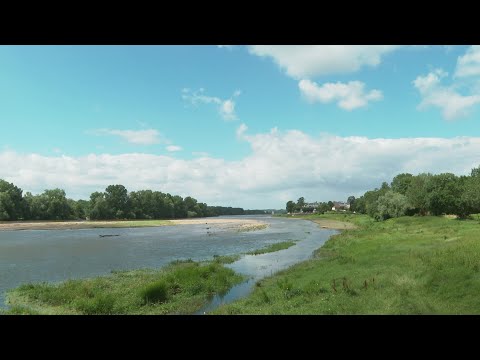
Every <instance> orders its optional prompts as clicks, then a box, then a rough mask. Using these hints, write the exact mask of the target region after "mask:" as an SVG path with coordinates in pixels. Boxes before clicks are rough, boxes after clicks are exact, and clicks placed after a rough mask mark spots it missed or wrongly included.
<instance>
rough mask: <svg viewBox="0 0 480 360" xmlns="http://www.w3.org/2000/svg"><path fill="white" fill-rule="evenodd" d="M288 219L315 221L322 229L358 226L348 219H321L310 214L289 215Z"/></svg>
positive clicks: (346, 228)
mask: <svg viewBox="0 0 480 360" xmlns="http://www.w3.org/2000/svg"><path fill="white" fill-rule="evenodd" d="M288 219H293V220H296V219H298V220H308V221H311V222H314V223H315V224H317V225H318V226H319V227H320V228H322V229H331V230H353V229H357V228H358V227H357V226H356V225H355V224H353V223H351V222H347V221H339V220H332V219H321V218H320V219H319V218H316V217H315V218H313V217H311V216H309V215H306V216H298V217H289V218H288Z"/></svg>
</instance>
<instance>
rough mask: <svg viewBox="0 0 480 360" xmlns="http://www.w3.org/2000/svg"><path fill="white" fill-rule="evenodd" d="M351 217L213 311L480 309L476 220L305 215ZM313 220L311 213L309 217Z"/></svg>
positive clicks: (421, 311)
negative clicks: (305, 254) (298, 258)
mask: <svg viewBox="0 0 480 360" xmlns="http://www.w3.org/2000/svg"><path fill="white" fill-rule="evenodd" d="M314 217H316V218H317V220H335V221H343V222H349V223H351V224H352V225H355V227H356V228H352V229H348V230H345V231H343V232H342V233H341V234H338V235H335V236H332V237H331V238H330V240H328V241H327V242H326V243H325V245H324V246H323V247H322V248H320V249H318V251H316V252H315V257H314V258H313V259H311V260H308V261H305V262H302V263H300V264H297V265H295V266H293V267H291V268H289V269H287V270H284V271H282V272H279V273H277V274H276V275H273V276H271V277H269V278H266V279H264V280H261V281H259V282H257V284H256V286H255V290H254V291H253V293H252V294H251V295H249V296H248V297H246V298H243V299H241V300H238V301H236V302H233V303H231V304H228V305H224V306H221V307H220V308H218V309H217V310H215V311H213V313H214V314H479V313H480V298H479V297H478V293H479V292H480V241H479V237H480V236H479V233H480V232H479V230H480V224H479V221H475V220H464V221H461V220H456V219H449V218H444V217H402V218H397V219H390V220H387V221H384V222H375V221H373V219H371V218H369V217H367V216H365V215H353V214H351V215H350V214H328V215H322V216H319V215H313V216H305V217H301V218H305V219H309V220H314ZM312 218H313V219H312Z"/></svg>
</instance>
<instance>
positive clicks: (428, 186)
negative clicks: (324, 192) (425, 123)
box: [350, 167, 480, 220]
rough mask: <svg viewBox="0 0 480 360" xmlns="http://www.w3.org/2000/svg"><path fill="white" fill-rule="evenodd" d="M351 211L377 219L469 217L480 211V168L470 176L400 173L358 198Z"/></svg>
mask: <svg viewBox="0 0 480 360" xmlns="http://www.w3.org/2000/svg"><path fill="white" fill-rule="evenodd" d="M350 210H352V211H356V212H359V213H364V214H368V215H370V216H372V217H374V218H375V219H377V220H386V219H388V218H393V217H399V216H403V215H442V214H451V215H457V216H458V217H460V218H466V217H468V216H469V215H470V214H475V213H479V212H480V167H477V168H474V169H472V171H471V173H470V175H469V176H464V175H462V176H456V175H455V174H452V173H442V174H438V175H433V174H430V173H422V174H419V175H416V176H414V175H412V174H408V173H404V174H399V175H397V176H395V177H394V178H393V180H392V182H391V183H390V184H388V183H386V182H384V183H383V184H382V186H381V187H380V188H377V189H375V190H370V191H367V192H366V193H365V194H364V195H363V196H361V197H360V198H358V199H355V200H354V201H353V203H352V204H351V209H350Z"/></svg>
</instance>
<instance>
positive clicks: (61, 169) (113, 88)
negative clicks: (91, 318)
mask: <svg viewBox="0 0 480 360" xmlns="http://www.w3.org/2000/svg"><path fill="white" fill-rule="evenodd" d="M479 103H480V49H479V48H478V47H475V46H473V47H470V46H334V47H331V46H0V126H1V129H2V130H1V132H0V178H4V179H6V180H8V181H12V182H14V183H15V184H17V185H19V186H21V187H22V188H23V189H24V190H25V191H32V192H34V193H37V192H41V191H43V190H44V189H45V188H52V187H60V188H63V189H65V190H66V191H67V195H69V196H71V197H72V198H86V197H88V195H89V194H90V192H92V191H95V190H101V189H103V188H105V186H106V185H108V184H111V183H121V184H124V185H125V186H127V188H128V189H129V190H138V189H141V188H151V189H155V190H161V191H164V192H170V193H173V194H180V195H182V196H186V195H192V196H194V197H196V198H197V199H199V200H200V201H205V202H207V203H209V204H214V205H232V206H242V207H245V208H263V207H274V208H281V207H284V204H285V202H286V200H288V199H297V198H298V197H300V196H305V197H306V198H307V200H312V201H313V200H323V201H326V200H344V199H345V198H346V197H347V196H349V195H352V194H353V195H361V194H362V193H363V192H364V191H365V190H368V189H370V188H371V187H375V186H378V185H379V184H381V182H382V181H390V180H391V177H392V176H394V175H395V174H397V173H399V172H403V171H408V172H412V173H418V172H422V171H432V172H440V171H449V172H454V173H458V174H460V173H467V172H468V170H469V169H470V168H471V167H473V166H477V165H478V164H480V156H478V155H477V154H480V152H478V151H479V150H480V148H477V147H478V142H479V137H480V126H479V123H478V121H479V120H478V117H479V107H480V106H479V105H478V104H479Z"/></svg>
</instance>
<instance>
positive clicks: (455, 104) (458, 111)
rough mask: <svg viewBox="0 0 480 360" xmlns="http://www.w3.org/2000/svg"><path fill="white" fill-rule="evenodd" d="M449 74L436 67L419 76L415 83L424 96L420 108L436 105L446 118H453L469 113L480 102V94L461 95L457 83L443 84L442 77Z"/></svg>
mask: <svg viewBox="0 0 480 360" xmlns="http://www.w3.org/2000/svg"><path fill="white" fill-rule="evenodd" d="M457 70H458V69H457ZM447 75H448V73H446V72H445V71H443V70H442V69H436V70H434V71H432V72H430V73H429V74H427V75H425V76H418V77H417V78H416V79H415V80H414V81H413V85H414V86H415V87H416V88H417V89H418V91H419V92H420V95H421V96H422V102H421V103H420V104H419V106H418V108H419V109H425V108H428V107H430V106H435V107H438V108H440V109H441V110H442V114H443V117H444V118H445V119H447V120H453V119H456V118H459V117H463V116H466V115H468V114H469V113H470V111H471V110H472V108H473V106H474V105H476V104H478V103H480V95H478V94H473V95H461V94H460V93H459V92H458V91H457V90H456V84H452V85H451V86H443V85H441V79H442V78H444V77H446V76H447Z"/></svg>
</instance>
